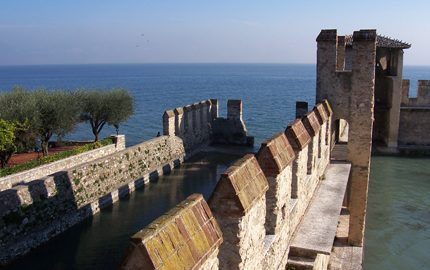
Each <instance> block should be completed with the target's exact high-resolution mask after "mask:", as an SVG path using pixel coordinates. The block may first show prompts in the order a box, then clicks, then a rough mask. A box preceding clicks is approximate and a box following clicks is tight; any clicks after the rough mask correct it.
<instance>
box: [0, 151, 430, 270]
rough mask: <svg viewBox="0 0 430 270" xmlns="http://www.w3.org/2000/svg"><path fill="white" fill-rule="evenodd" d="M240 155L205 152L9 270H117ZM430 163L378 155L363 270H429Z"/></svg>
mask: <svg viewBox="0 0 430 270" xmlns="http://www.w3.org/2000/svg"><path fill="white" fill-rule="evenodd" d="M237 158H238V156H231V155H226V154H215V153H210V154H207V153H201V154H199V155H197V156H195V157H194V158H192V159H191V160H189V161H187V162H185V163H184V164H183V165H182V166H181V167H180V168H178V169H177V170H174V171H173V172H172V173H171V174H169V175H166V176H162V177H160V178H159V180H157V181H154V182H151V183H150V184H149V185H146V186H145V187H144V188H141V189H139V190H136V192H134V193H132V194H131V195H130V196H128V197H126V198H124V199H121V200H120V201H119V202H118V203H115V204H114V205H113V206H111V207H108V208H106V209H103V210H102V211H101V212H100V213H99V214H97V215H95V216H94V217H92V218H90V219H88V220H86V221H84V222H83V223H81V224H78V225H76V226H74V227H73V228H71V229H70V230H68V231H66V232H65V233H63V234H61V235H60V236H58V237H56V238H54V239H53V240H51V241H49V242H48V243H46V244H44V245H42V246H41V247H39V248H37V249H36V250H35V251H33V252H31V253H30V254H29V255H27V256H25V257H23V258H21V259H18V260H17V261H16V262H15V263H14V264H12V265H11V266H10V267H8V268H7V269H116V268H117V267H118V265H119V263H120V262H121V259H122V256H123V253H124V250H125V248H126V247H127V244H128V239H129V236H130V235H132V234H133V233H134V232H136V231H137V230H139V228H142V227H144V226H146V225H147V224H149V223H150V222H151V221H152V220H154V219H156V218H157V217H158V216H159V215H161V214H162V213H164V212H165V211H167V210H168V209H169V208H171V207H172V206H174V205H175V204H177V203H178V202H179V201H181V200H183V199H184V198H186V197H187V196H188V195H190V194H192V193H194V192H201V193H202V194H203V195H204V197H205V198H206V199H207V198H208V197H209V196H210V194H211V193H212V191H213V188H214V187H215V185H216V183H217V181H218V178H219V176H220V174H221V173H222V172H223V171H224V170H225V169H226V168H227V167H228V165H230V164H231V163H232V162H233V161H234V160H236V159H237ZM429 161H430V159H425V158H422V159H418V158H400V157H395V158H394V157H373V160H372V171H371V182H370V189H369V207H368V216H367V223H366V242H365V255H364V269H366V270H373V269H375V270H376V269H408V268H410V269H426V267H425V265H426V264H425V263H426V261H427V253H426V251H427V247H428V246H429V245H430V212H429V210H428V209H429V208H428V206H429V205H430V201H429V197H428V196H427V194H428V191H430V182H428V179H430V168H429V167H428V166H426V165H427V164H428V163H429ZM45 254H50V256H46V255H45Z"/></svg>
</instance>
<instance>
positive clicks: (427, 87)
mask: <svg viewBox="0 0 430 270" xmlns="http://www.w3.org/2000/svg"><path fill="white" fill-rule="evenodd" d="M409 88H410V81H409V80H403V84H402V103H401V106H402V107H430V80H418V89H417V96H416V97H414V98H413V97H409Z"/></svg>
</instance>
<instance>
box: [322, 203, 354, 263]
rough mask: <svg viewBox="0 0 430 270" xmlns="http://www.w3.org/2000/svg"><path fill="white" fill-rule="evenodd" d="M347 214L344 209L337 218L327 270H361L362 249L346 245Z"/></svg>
mask: <svg viewBox="0 0 430 270" xmlns="http://www.w3.org/2000/svg"><path fill="white" fill-rule="evenodd" d="M348 227H349V213H348V211H347V210H346V209H345V208H344V209H342V213H341V215H340V217H339V225H338V227H337V231H336V238H335V240H334V245H333V250H332V252H331V255H330V262H329V267H328V269H329V270H361V269H362V265H361V262H362V259H363V247H354V246H350V245H348Z"/></svg>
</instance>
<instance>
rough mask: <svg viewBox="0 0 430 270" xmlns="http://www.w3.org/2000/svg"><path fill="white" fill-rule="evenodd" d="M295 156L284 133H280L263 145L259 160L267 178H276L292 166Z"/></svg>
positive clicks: (259, 151) (258, 155) (258, 156)
mask: <svg viewBox="0 0 430 270" xmlns="http://www.w3.org/2000/svg"><path fill="white" fill-rule="evenodd" d="M295 156H296V155H295V153H294V150H293V148H292V146H291V144H290V143H289V142H288V139H287V137H286V136H285V134H284V132H279V133H277V134H276V135H274V136H273V137H272V138H270V139H268V140H266V141H264V142H263V143H262V144H261V147H260V150H258V153H257V160H258V163H259V164H260V166H261V169H262V170H263V172H264V174H265V175H266V177H269V176H271V177H276V176H277V175H278V174H280V173H281V172H282V171H283V170H284V169H285V168H286V167H287V166H288V165H290V164H291V162H292V161H293V160H294V158H295Z"/></svg>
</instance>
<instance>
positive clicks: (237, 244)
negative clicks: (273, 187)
mask: <svg viewBox="0 0 430 270" xmlns="http://www.w3.org/2000/svg"><path fill="white" fill-rule="evenodd" d="M267 189H268V183H267V180H266V177H265V176H264V173H263V171H262V170H261V168H260V166H259V165H258V162H257V160H256V159H255V157H254V156H253V155H246V156H244V157H243V158H242V159H240V160H239V161H237V162H236V163H234V164H233V165H232V166H231V167H229V168H228V169H227V171H226V172H225V173H224V174H222V176H221V178H220V180H219V182H218V184H217V186H216V187H215V190H214V192H213V194H212V196H211V198H210V199H209V206H210V208H211V210H212V212H213V214H214V216H215V218H216V220H217V221H218V223H219V225H220V227H221V231H222V233H223V238H224V243H223V244H222V245H221V247H220V253H219V257H218V258H219V260H220V269H262V262H263V248H264V236H265V229H264V221H265V216H266V199H265V193H266V191H267Z"/></svg>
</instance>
